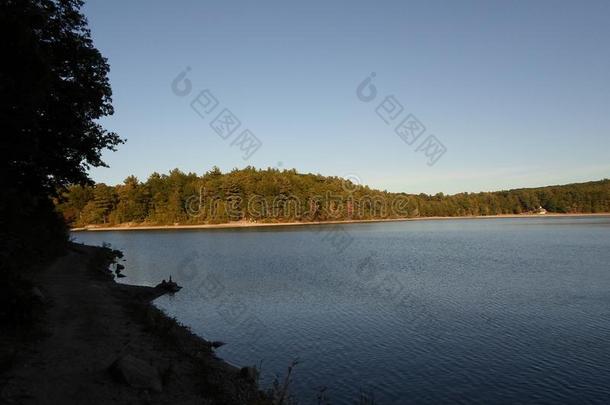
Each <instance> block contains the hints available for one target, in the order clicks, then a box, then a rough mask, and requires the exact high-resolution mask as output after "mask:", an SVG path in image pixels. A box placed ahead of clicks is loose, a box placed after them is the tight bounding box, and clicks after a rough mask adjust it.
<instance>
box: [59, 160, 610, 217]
mask: <svg viewBox="0 0 610 405" xmlns="http://www.w3.org/2000/svg"><path fill="white" fill-rule="evenodd" d="M56 208H57V210H58V211H59V212H60V213H61V214H62V215H63V217H64V218H65V219H66V221H67V222H68V223H70V224H71V225H72V226H87V225H117V224H125V223H131V224H150V225H173V224H187V225H188V224H218V223H227V222H231V221H249V222H289V221H302V222H314V221H331V220H361V219H391V218H406V217H436V216H441V217H456V216H479V215H483V216H485V215H510V214H526V213H536V212H538V210H540V209H541V208H542V209H544V210H546V211H548V212H551V213H601V212H610V180H607V179H606V180H601V181H595V182H588V183H579V184H569V185H563V186H550V187H540V188H524V189H515V190H507V191H498V192H482V193H460V194H455V195H444V194H443V193H438V194H436V195H428V194H407V193H390V192H387V191H380V190H375V189H371V188H369V187H367V186H363V185H358V184H354V183H352V182H351V181H350V180H346V179H342V178H340V177H328V176H322V175H320V174H301V173H297V172H296V170H294V169H293V170H281V171H280V170H277V169H272V168H269V169H256V168H253V167H246V168H244V169H234V170H232V171H230V172H228V173H222V172H221V170H220V169H219V168H218V167H214V168H212V169H211V170H209V171H208V172H206V173H205V174H203V175H201V176H199V175H197V174H195V173H183V172H181V171H180V170H178V169H174V170H172V171H170V172H169V174H159V173H153V174H152V175H150V176H149V177H148V179H147V180H146V181H139V180H138V179H137V178H136V177H134V176H129V177H127V178H126V179H125V181H124V182H123V183H122V184H119V185H115V186H109V185H106V184H103V183H99V184H96V185H72V186H70V187H68V188H66V189H65V190H64V191H63V192H62V193H61V195H60V196H59V197H58V198H57V199H56Z"/></svg>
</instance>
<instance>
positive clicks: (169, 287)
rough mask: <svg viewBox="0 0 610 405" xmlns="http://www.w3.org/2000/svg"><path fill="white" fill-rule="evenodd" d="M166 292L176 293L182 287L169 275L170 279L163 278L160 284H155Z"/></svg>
mask: <svg viewBox="0 0 610 405" xmlns="http://www.w3.org/2000/svg"><path fill="white" fill-rule="evenodd" d="M155 288H158V289H160V290H162V291H164V292H168V293H176V292H178V291H180V290H181V289H182V287H180V286H179V285H178V283H176V282H175V281H172V277H171V276H170V277H169V281H165V280H162V281H161V282H160V283H159V284H157V285H156V286H155Z"/></svg>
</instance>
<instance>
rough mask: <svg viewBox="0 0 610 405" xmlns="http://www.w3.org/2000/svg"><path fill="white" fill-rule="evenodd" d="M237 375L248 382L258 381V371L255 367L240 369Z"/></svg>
mask: <svg viewBox="0 0 610 405" xmlns="http://www.w3.org/2000/svg"><path fill="white" fill-rule="evenodd" d="M239 375H241V376H242V377H243V378H245V379H246V380H248V381H250V382H256V381H258V369H257V368H256V367H242V368H241V370H239Z"/></svg>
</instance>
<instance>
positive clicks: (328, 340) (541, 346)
mask: <svg viewBox="0 0 610 405" xmlns="http://www.w3.org/2000/svg"><path fill="white" fill-rule="evenodd" d="M74 236H75V238H76V240H78V241H82V242H85V243H89V244H101V243H102V242H109V243H111V244H112V246H113V247H115V248H118V249H121V250H123V251H124V252H125V255H126V258H127V263H126V270H125V274H126V275H127V276H128V278H126V279H124V280H125V281H126V282H128V283H135V284H143V285H153V284H156V283H157V282H159V281H160V280H161V279H162V278H167V277H168V276H169V275H172V276H173V278H174V279H175V280H177V281H178V282H179V283H180V284H181V285H183V286H184V289H183V290H182V291H181V292H180V293H179V294H177V295H175V296H173V297H162V298H160V299H159V300H157V301H156V304H157V305H158V306H159V307H160V308H162V309H163V310H164V311H166V312H167V313H168V314H170V315H172V316H176V317H177V318H178V320H180V321H181V322H182V323H184V324H186V325H188V326H190V327H191V328H192V329H193V331H195V332H196V333H198V334H200V335H201V336H203V337H205V338H207V339H209V340H221V341H224V342H226V343H227V345H226V346H224V347H222V348H221V349H219V351H218V353H219V355H220V356H221V357H222V358H224V359H226V360H227V361H229V362H231V363H234V364H237V365H248V364H257V365H260V364H261V362H262V370H263V385H268V384H269V383H270V381H271V379H272V377H273V375H274V374H275V373H284V372H285V369H286V367H287V366H288V365H289V364H290V363H291V361H292V360H293V359H295V358H298V359H299V360H300V364H299V365H298V366H297V367H296V368H295V372H294V374H293V376H294V385H293V387H294V392H295V394H296V395H297V397H298V398H299V400H300V403H301V404H308V403H317V400H316V396H317V392H318V390H319V387H323V386H326V387H328V388H327V390H326V397H327V398H328V399H329V400H330V401H331V402H332V403H333V404H351V403H355V402H357V399H358V397H359V394H360V393H361V392H365V393H369V394H371V395H374V397H375V400H376V403H379V404H402V403H410V402H417V403H438V402H474V403H490V402H494V403H507V402H521V403H560V402H561V403H566V402H573V403H609V402H610V218H584V217H582V218H535V219H485V220H448V221H425V222H402V223H398V222H395V223H381V224H356V225H347V226H336V225H324V226H310V227H291V228H275V229H269V228H265V229H258V230H254V229H238V230H195V231H137V232H136V231H133V232H100V233H93V232H90V233H77V234H74Z"/></svg>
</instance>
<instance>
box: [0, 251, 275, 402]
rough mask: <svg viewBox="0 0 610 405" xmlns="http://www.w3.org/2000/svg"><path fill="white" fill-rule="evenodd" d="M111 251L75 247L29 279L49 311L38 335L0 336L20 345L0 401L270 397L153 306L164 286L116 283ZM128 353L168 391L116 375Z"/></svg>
mask: <svg viewBox="0 0 610 405" xmlns="http://www.w3.org/2000/svg"><path fill="white" fill-rule="evenodd" d="M109 252H110V251H109V250H108V249H103V248H94V247H88V246H82V245H73V246H72V247H71V249H70V251H69V253H68V254H67V255H65V256H64V257H61V258H59V259H58V260H57V261H56V262H55V263H54V264H52V265H51V266H49V267H48V268H46V269H44V270H42V271H41V272H40V273H36V274H34V275H32V276H31V278H32V281H33V282H34V283H35V284H37V285H38V286H40V290H41V291H42V294H41V295H42V297H41V300H42V301H43V302H44V306H45V307H46V308H47V309H46V310H45V313H44V315H42V316H41V320H40V321H39V323H40V324H39V325H37V327H36V329H37V330H38V331H37V333H36V334H35V336H36V337H35V338H34V337H31V336H30V337H29V339H28V340H26V341H23V340H22V339H19V338H17V337H16V336H12V341H11V336H7V337H6V338H3V340H4V339H6V340H7V341H8V344H7V342H3V345H5V344H6V346H5V347H8V346H9V345H11V344H12V345H14V346H20V347H18V348H17V349H15V350H14V354H13V357H14V359H13V360H12V364H11V367H10V368H9V369H8V370H7V371H6V372H4V373H3V375H2V376H1V378H0V384H2V386H3V388H2V389H1V392H0V402H2V403H15V404H45V403H60V404H77V403H83V402H87V403H91V404H102V403H125V404H133V403H160V404H165V403H167V404H170V403H171V404H175V403H181V404H187V403H188V404H190V403H193V404H195V403H198V404H201V403H204V404H215V403H222V404H230V403H240V404H241V403H266V402H265V400H264V397H263V396H262V394H261V393H260V392H259V391H258V389H257V387H256V384H255V382H254V381H252V380H248V379H247V378H246V377H243V376H242V375H240V371H239V370H238V369H236V368H233V367H231V366H229V365H227V364H226V363H224V362H222V361H221V360H219V359H217V358H216V357H215V356H214V354H213V352H212V347H211V344H210V343H208V342H205V341H204V340H202V339H200V338H198V337H196V336H194V335H193V334H191V333H190V332H189V331H188V330H187V329H186V328H184V327H182V326H180V325H178V324H177V323H176V322H175V321H174V320H172V319H168V318H167V317H165V316H164V315H163V314H162V313H161V312H160V311H158V310H157V309H156V308H155V307H153V306H152V305H151V304H150V301H151V300H152V299H154V298H155V297H157V296H159V295H160V292H159V291H158V290H156V289H154V288H150V287H137V286H127V285H121V284H116V283H114V282H113V281H112V276H111V275H110V273H109V271H108V270H107V268H108V265H109V263H110V262H111V261H112V259H113V258H112V255H110V254H109ZM124 356H129V358H130V359H134V358H135V359H137V361H138V362H139V363H140V364H143V363H145V364H144V365H145V366H146V367H149V369H150V370H153V371H154V373H155V375H156V377H158V382H160V383H161V391H160V392H158V391H159V390H158V389H157V390H155V389H145V388H136V387H137V384H135V387H134V384H131V385H130V384H129V383H128V382H127V381H121V380H122V379H121V378H120V376H117V374H116V373H113V372H111V371H110V370H111V369H112V367H111V366H112V364H113V363H114V362H115V361H116V360H117V359H118V358H121V357H124Z"/></svg>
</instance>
